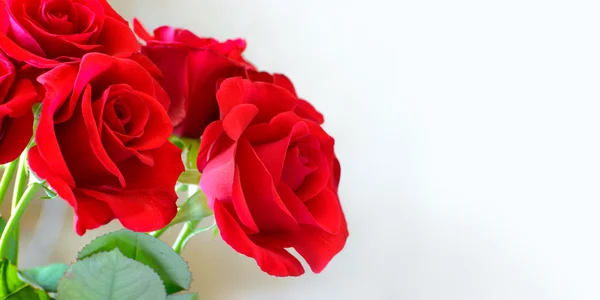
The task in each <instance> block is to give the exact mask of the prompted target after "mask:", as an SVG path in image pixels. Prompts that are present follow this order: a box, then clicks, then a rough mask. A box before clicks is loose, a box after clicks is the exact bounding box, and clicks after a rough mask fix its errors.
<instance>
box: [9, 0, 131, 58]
mask: <svg viewBox="0 0 600 300" xmlns="http://www.w3.org/2000/svg"><path fill="white" fill-rule="evenodd" d="M0 20H1V21H0V48H1V49H2V50H4V51H5V52H6V53H7V54H8V56H10V57H12V58H15V59H17V60H19V61H24V62H26V63H28V64H30V65H33V66H35V67H38V68H49V67H54V66H56V65H58V64H60V62H63V61H71V60H78V59H80V58H81V57H82V56H83V55H84V54H86V53H89V52H102V53H106V54H110V55H115V54H119V53H123V52H136V51H138V50H139V49H140V45H139V43H138V41H137V39H136V37H135V35H134V34H133V32H132V31H131V29H130V28H129V25H128V23H127V21H125V20H124V19H123V18H122V17H121V16H120V15H119V14H117V13H116V12H115V11H114V10H113V9H112V7H111V6H110V5H109V4H108V2H106V0H60V1H59V0H3V1H0Z"/></svg>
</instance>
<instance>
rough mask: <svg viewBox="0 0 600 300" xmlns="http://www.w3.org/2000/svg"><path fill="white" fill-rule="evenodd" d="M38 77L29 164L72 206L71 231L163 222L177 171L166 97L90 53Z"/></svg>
mask: <svg viewBox="0 0 600 300" xmlns="http://www.w3.org/2000/svg"><path fill="white" fill-rule="evenodd" d="M38 80H39V82H40V83H42V84H43V85H44V86H45V88H46V97H45V99H44V100H43V102H42V114H41V117H40V123H39V125H38V128H37V132H36V135H35V139H36V146H35V147H33V148H32V149H31V150H30V152H29V163H30V166H31V169H32V170H33V171H34V172H35V173H36V174H37V175H38V176H39V177H41V178H43V179H46V180H47V181H48V183H49V184H50V185H51V186H52V187H53V188H54V189H55V190H56V191H57V193H58V194H59V195H60V196H61V197H62V198H63V199H65V200H66V201H68V202H69V204H70V205H71V206H72V207H73V208H74V209H75V214H76V220H75V229H76V231H77V233H78V234H80V235H82V234H84V233H85V231H86V230H87V229H93V228H97V227H99V226H101V225H104V224H106V223H108V222H109V221H111V220H113V219H118V220H119V221H120V222H121V223H122V224H123V226H125V227H126V228H129V229H131V230H135V231H151V230H157V229H160V228H162V227H164V226H165V225H167V224H168V223H169V222H170V221H171V219H172V218H173V217H174V216H175V214H176V212H177V206H176V201H177V195H176V194H175V191H174V187H175V183H176V182H177V178H178V177H179V175H180V174H181V173H182V172H183V169H184V168H183V164H182V161H181V151H180V150H179V149H178V148H177V147H175V146H174V145H172V144H171V143H169V142H167V139H168V137H169V136H170V134H171V131H172V126H171V122H170V120H169V117H168V115H167V109H168V105H169V98H168V96H167V94H166V93H165V92H164V90H163V89H162V88H161V87H160V85H159V84H158V82H156V81H155V80H154V79H153V78H152V75H151V74H150V73H148V72H147V71H146V69H144V67H142V66H141V65H139V64H138V63H137V62H135V61H134V60H131V59H125V58H116V57H111V56H107V55H104V54H99V53H91V54H86V55H85V56H84V57H83V58H82V60H81V63H80V65H79V66H77V65H72V64H65V65H61V66H58V67H56V68H55V69H53V70H51V71H49V72H48V73H46V74H44V75H42V76H40V78H39V79H38Z"/></svg>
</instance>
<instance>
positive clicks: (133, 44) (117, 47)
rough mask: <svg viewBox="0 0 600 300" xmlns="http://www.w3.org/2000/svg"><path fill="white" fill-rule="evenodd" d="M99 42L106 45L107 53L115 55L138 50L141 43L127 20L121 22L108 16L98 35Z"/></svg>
mask: <svg viewBox="0 0 600 300" xmlns="http://www.w3.org/2000/svg"><path fill="white" fill-rule="evenodd" d="M96 43H97V44H99V45H102V46H104V51H103V52H105V53H106V54H110V55H115V54H119V53H124V52H138V51H140V48H141V45H140V43H139V42H138V40H137V39H136V37H135V35H134V34H133V32H132V31H131V29H129V25H128V24H127V23H126V22H125V23H123V22H119V21H117V20H116V19H114V18H111V17H108V18H106V19H105V20H104V26H103V27H102V32H101V33H100V36H98V40H97V41H96Z"/></svg>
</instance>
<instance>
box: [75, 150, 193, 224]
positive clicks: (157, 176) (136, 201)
mask: <svg viewBox="0 0 600 300" xmlns="http://www.w3.org/2000/svg"><path fill="white" fill-rule="evenodd" d="M152 154H153V155H154V159H155V160H154V161H155V164H154V165H153V166H148V165H145V164H143V163H141V162H140V161H139V160H138V159H137V158H132V159H130V160H128V161H127V162H125V163H122V164H120V165H119V167H120V169H121V171H122V172H123V175H124V176H125V180H126V182H127V186H126V187H125V188H124V189H121V190H115V191H108V190H106V191H102V190H82V192H84V193H86V194H87V195H88V196H91V197H93V198H95V199H98V200H101V201H104V202H106V204H108V206H109V207H110V208H111V210H112V211H113V213H114V215H115V217H116V218H117V219H118V220H119V221H120V222H121V224H123V226H124V227H126V228H128V229H131V230H134V231H139V232H143V231H152V230H158V229H161V228H163V227H164V226H166V225H167V224H169V222H171V220H172V219H173V218H174V217H175V215H176V214H177V204H176V202H177V194H176V193H175V183H176V182H177V179H178V178H179V175H180V174H181V173H182V172H183V170H184V167H183V163H182V162H181V150H180V149H179V148H177V147H176V146H174V145H173V144H171V143H168V142H167V143H165V145H164V146H162V147H160V148H158V149H156V150H154V151H152Z"/></svg>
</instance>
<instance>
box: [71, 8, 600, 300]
mask: <svg viewBox="0 0 600 300" xmlns="http://www.w3.org/2000/svg"><path fill="white" fill-rule="evenodd" d="M110 2H111V3H112V4H113V5H114V7H115V8H116V9H117V10H118V11H119V12H121V13H122V14H123V15H124V16H125V17H126V18H127V19H129V20H131V18H132V17H133V16H137V17H139V18H140V19H141V20H142V21H143V22H144V23H145V24H146V25H147V27H149V28H150V29H153V28H154V27H156V26H158V25H162V24H169V25H173V26H180V27H186V28H189V29H191V30H193V31H194V32H195V33H197V34H198V35H202V36H214V37H217V38H219V39H226V38H235V37H244V38H246V39H247V41H248V45H249V47H248V50H247V52H246V57H247V58H248V59H249V60H250V61H252V62H253V63H255V64H256V65H257V66H258V67H260V68H261V69H263V70H267V71H271V72H283V73H285V74H287V75H289V77H291V78H292V80H293V81H294V83H295V84H296V87H297V90H298V91H299V93H300V95H301V96H302V97H304V98H307V99H309V100H310V101H312V102H313V103H314V104H315V105H316V107H317V108H318V109H320V110H321V111H322V112H323V113H324V114H325V116H326V129H327V130H328V131H329V132H330V133H331V135H333V136H334V137H336V139H337V153H338V155H339V157H340V159H341V161H342V170H343V173H342V175H343V176H342V185H341V198H342V202H343V205H344V208H345V211H346V214H347V218H348V223H349V226H350V238H349V240H348V243H347V246H346V249H345V250H344V251H343V252H342V253H340V254H339V255H338V256H337V257H336V258H335V259H334V260H333V261H332V262H331V264H330V265H329V267H328V268H327V269H326V270H325V271H324V272H323V273H322V274H320V275H311V274H309V275H307V276H305V277H302V278H297V279H277V278H270V277H268V276H266V275H264V274H262V273H261V272H260V270H259V269H258V268H257V267H256V266H255V264H254V262H253V261H252V260H251V259H248V258H245V257H242V256H240V255H238V254H236V253H235V252H233V251H232V250H230V249H229V248H228V247H227V246H226V245H224V243H222V242H221V241H216V242H215V241H213V242H211V241H208V240H207V242H206V243H204V242H202V241H197V242H195V244H194V246H193V248H190V249H187V250H186V253H185V257H186V259H188V260H190V261H191V264H192V267H193V271H194V276H195V281H194V288H195V289H196V290H199V291H200V292H201V294H202V295H203V296H204V297H203V298H204V299H257V300H258V299H260V300H263V299H302V300H304V299H315V300H316V299H409V300H413V299H414V300H420V299H427V300H430V299H431V300H434V299H441V300H446V299H457V300H471V299H473V300H479V299H483V300H493V299H499V300H515V299H544V300H546V299H564V300H586V299H595V300H597V299H600V235H599V232H600V219H599V217H598V216H599V214H600V205H599V200H600V142H599V141H600V139H599V131H600V118H599V114H600V105H599V101H598V100H599V99H600V97H599V96H600V42H599V41H600V17H599V13H600V7H599V6H598V4H597V1H573V0H571V1H566V0H565V1H552V0H547V1H532V0H519V1H516V0H504V1H465V0H456V1H441V0H438V1H392V0H388V1H384V0H371V1H353V0H344V1H342V0H339V1H334V0H329V1H326V0H320V1H317V0H314V1H307V0H304V1H282V0H277V1H276V0H272V1H267V0H254V1H239V0H219V1H199V0H187V1H186V0H112V1H110ZM69 230H70V228H69Z"/></svg>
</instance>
